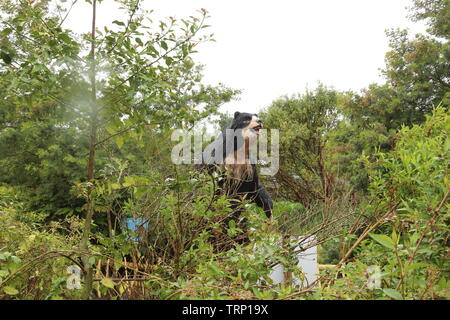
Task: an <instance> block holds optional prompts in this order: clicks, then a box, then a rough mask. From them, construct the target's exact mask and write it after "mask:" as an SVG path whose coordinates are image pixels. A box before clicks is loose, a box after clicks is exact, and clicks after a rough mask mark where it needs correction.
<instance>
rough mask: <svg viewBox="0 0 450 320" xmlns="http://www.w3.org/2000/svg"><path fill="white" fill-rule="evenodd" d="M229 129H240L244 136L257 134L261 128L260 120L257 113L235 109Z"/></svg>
mask: <svg viewBox="0 0 450 320" xmlns="http://www.w3.org/2000/svg"><path fill="white" fill-rule="evenodd" d="M229 128H230V129H234V130H237V129H241V130H242V133H243V135H244V136H247V135H250V134H256V135H259V133H260V130H261V129H262V121H261V119H259V117H258V115H257V114H254V113H246V112H239V111H236V112H235V113H234V119H233V121H232V123H231V125H230V127H229Z"/></svg>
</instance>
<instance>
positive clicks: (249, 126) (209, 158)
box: [202, 111, 273, 219]
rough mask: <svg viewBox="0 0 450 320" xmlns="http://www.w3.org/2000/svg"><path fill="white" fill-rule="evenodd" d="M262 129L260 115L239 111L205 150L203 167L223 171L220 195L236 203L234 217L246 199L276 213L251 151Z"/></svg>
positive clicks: (219, 185)
mask: <svg viewBox="0 0 450 320" xmlns="http://www.w3.org/2000/svg"><path fill="white" fill-rule="evenodd" d="M261 129H262V121H261V119H260V118H259V117H258V115H257V114H252V113H246V112H239V111H236V112H235V113H234V118H233V120H232V122H231V123H230V125H229V126H228V127H227V128H225V129H224V130H223V131H222V133H221V134H220V135H219V137H218V138H217V139H216V140H215V141H214V142H212V143H211V144H210V145H208V146H207V147H206V148H205V149H204V151H203V153H202V158H203V167H204V166H206V167H207V168H208V171H209V172H210V173H211V172H214V171H215V172H217V171H218V173H219V181H218V189H217V192H216V194H221V193H225V194H226V195H227V196H228V197H229V198H230V199H232V200H233V202H234V203H235V205H234V206H233V209H235V210H234V214H233V215H234V217H232V218H235V219H237V218H238V217H239V214H240V210H239V209H237V207H238V206H239V202H241V201H242V200H243V199H244V198H245V199H247V200H249V201H250V202H253V203H255V204H256V205H257V206H259V207H261V208H262V209H263V210H264V212H265V214H266V216H267V218H271V216H272V209H273V204H272V199H271V197H270V195H269V193H268V192H267V190H266V189H265V188H264V186H263V185H262V183H261V181H260V179H259V176H258V172H257V170H256V161H252V160H254V159H252V154H251V152H250V151H251V150H252V148H255V147H256V138H257V136H258V135H259V134H260V130H261ZM253 150H254V149H253Z"/></svg>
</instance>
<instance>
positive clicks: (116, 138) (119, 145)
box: [114, 136, 123, 149]
mask: <svg viewBox="0 0 450 320" xmlns="http://www.w3.org/2000/svg"><path fill="white" fill-rule="evenodd" d="M114 140H115V141H116V144H117V146H118V147H119V149H121V148H122V146H123V137H122V136H116V137H115V139H114Z"/></svg>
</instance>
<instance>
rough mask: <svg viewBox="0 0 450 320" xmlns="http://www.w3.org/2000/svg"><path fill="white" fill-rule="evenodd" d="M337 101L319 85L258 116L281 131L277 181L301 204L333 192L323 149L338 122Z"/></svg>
mask: <svg viewBox="0 0 450 320" xmlns="http://www.w3.org/2000/svg"><path fill="white" fill-rule="evenodd" d="M337 98H338V94H337V92H336V91H335V90H331V89H327V88H326V87H325V86H323V85H319V86H318V88H317V89H316V90H315V91H307V92H306V93H305V94H303V95H297V96H293V97H284V98H281V99H278V100H276V101H274V102H273V103H272V105H271V106H269V107H268V109H267V111H266V112H264V113H262V114H261V118H262V119H263V122H264V125H265V126H266V127H268V128H272V129H279V130H280V150H281V152H280V169H279V171H278V173H277V175H276V178H277V181H278V183H279V184H280V185H281V186H282V187H284V188H285V189H286V190H290V192H289V195H290V196H291V197H292V198H294V199H296V200H297V201H300V202H301V203H302V204H303V205H308V204H309V203H310V202H311V201H313V200H314V199H322V200H324V199H327V198H328V197H330V196H331V194H332V193H333V175H332V173H331V172H330V171H329V170H328V167H327V164H326V153H325V149H326V144H327V140H328V134H329V133H330V131H331V130H333V129H334V128H335V127H336V124H337V120H338V112H337V108H336V105H337Z"/></svg>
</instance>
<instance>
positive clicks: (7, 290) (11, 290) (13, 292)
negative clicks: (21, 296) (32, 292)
mask: <svg viewBox="0 0 450 320" xmlns="http://www.w3.org/2000/svg"><path fill="white" fill-rule="evenodd" d="M3 291H4V292H5V293H6V294H9V295H10V296H14V295H16V294H18V293H19V291H18V290H17V289H16V288H13V287H10V286H6V287H4V288H3Z"/></svg>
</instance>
